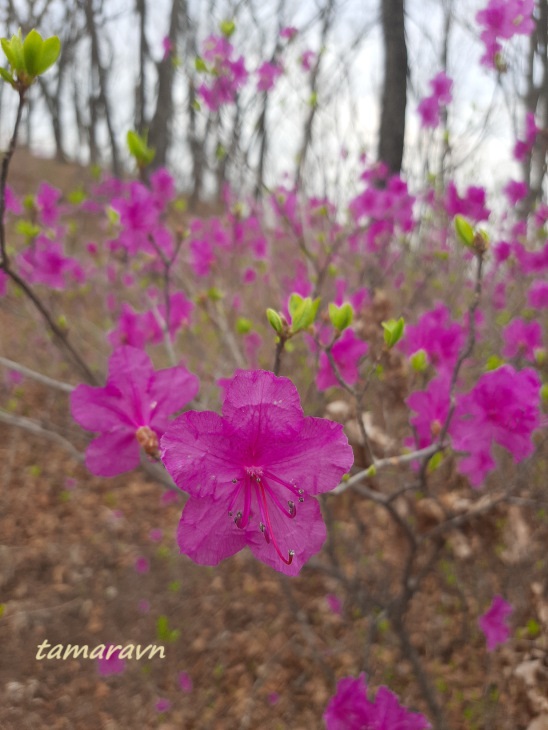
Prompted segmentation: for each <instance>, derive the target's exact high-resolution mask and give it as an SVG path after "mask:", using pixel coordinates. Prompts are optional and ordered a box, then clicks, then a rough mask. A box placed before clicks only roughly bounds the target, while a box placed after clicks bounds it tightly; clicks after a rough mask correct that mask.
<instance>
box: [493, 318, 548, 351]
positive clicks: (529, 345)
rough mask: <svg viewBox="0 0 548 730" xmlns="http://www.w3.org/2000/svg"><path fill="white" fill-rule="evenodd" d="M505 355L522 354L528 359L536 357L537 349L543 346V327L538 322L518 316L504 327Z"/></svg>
mask: <svg viewBox="0 0 548 730" xmlns="http://www.w3.org/2000/svg"><path fill="white" fill-rule="evenodd" d="M502 336H503V338H504V348H503V350H502V354H503V355H504V357H517V356H519V355H522V356H523V357H525V358H527V359H528V360H534V359H535V350H537V349H538V348H540V347H542V327H541V326H540V324H539V323H538V322H526V321H525V320H524V319H521V318H519V317H516V319H513V320H512V321H511V322H510V324H509V325H508V326H507V327H505V328H504V330H503V333H502Z"/></svg>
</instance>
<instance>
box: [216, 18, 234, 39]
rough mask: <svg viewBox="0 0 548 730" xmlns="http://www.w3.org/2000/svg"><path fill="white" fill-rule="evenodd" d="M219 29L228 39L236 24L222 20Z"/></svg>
mask: <svg viewBox="0 0 548 730" xmlns="http://www.w3.org/2000/svg"><path fill="white" fill-rule="evenodd" d="M219 29H220V31H221V33H222V34H223V35H224V37H225V38H230V36H231V35H233V34H234V31H235V30H236V23H235V22H234V21H233V20H223V21H222V23H221V24H220V26H219Z"/></svg>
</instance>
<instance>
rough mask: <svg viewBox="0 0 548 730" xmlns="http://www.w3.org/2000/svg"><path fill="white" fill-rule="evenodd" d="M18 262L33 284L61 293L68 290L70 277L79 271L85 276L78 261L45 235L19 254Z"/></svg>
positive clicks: (25, 275) (40, 236)
mask: <svg viewBox="0 0 548 730" xmlns="http://www.w3.org/2000/svg"><path fill="white" fill-rule="evenodd" d="M16 261H17V265H18V267H19V268H20V269H21V272H22V274H23V275H24V277H25V278H26V279H27V281H29V282H30V283H31V284H43V285H44V286H47V287H49V288H50V289H57V290H59V291H62V290H63V289H65V288H66V286H67V279H68V275H72V278H74V274H78V271H80V273H81V274H83V272H82V270H81V267H80V265H79V264H78V262H77V261H76V259H72V258H68V257H67V256H65V254H64V251H63V247H62V245H61V244H60V243H57V242H56V241H51V240H50V239H49V238H48V237H47V236H45V235H43V234H40V235H39V236H38V237H37V238H36V240H35V241H34V244H33V245H32V246H29V247H28V248H27V249H25V250H24V251H22V252H21V253H20V254H18V256H17V259H16Z"/></svg>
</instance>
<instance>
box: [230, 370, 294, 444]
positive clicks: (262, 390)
mask: <svg viewBox="0 0 548 730" xmlns="http://www.w3.org/2000/svg"><path fill="white" fill-rule="evenodd" d="M223 417H224V418H225V419H226V420H227V421H228V422H229V423H230V424H231V425H232V426H233V427H234V429H235V430H237V431H238V432H239V433H240V434H242V435H244V434H245V437H246V438H248V440H249V441H250V442H254V441H255V440H257V439H261V438H272V437H275V436H277V435H283V436H287V435H288V434H291V433H295V432H296V431H298V430H299V429H300V427H301V424H302V420H303V418H304V414H303V411H302V408H301V403H300V398H299V393H298V391H297V388H296V387H295V385H294V384H293V383H292V382H291V380H289V378H279V377H277V376H276V375H274V373H271V372H268V371H266V370H238V371H236V375H235V376H234V378H233V379H232V382H231V383H230V384H229V385H228V386H227V387H226V395H225V399H224V403H223Z"/></svg>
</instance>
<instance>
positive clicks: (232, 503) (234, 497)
mask: <svg viewBox="0 0 548 730" xmlns="http://www.w3.org/2000/svg"><path fill="white" fill-rule="evenodd" d="M232 481H234V480H232ZM243 486H244V483H243V482H241V483H240V486H239V487H238V489H236V490H235V491H234V494H233V495H232V499H231V500H230V505H229V507H228V516H229V517H232V513H233V510H234V505H235V504H236V500H237V499H238V497H239V496H240V492H241V491H242V487H243Z"/></svg>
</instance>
